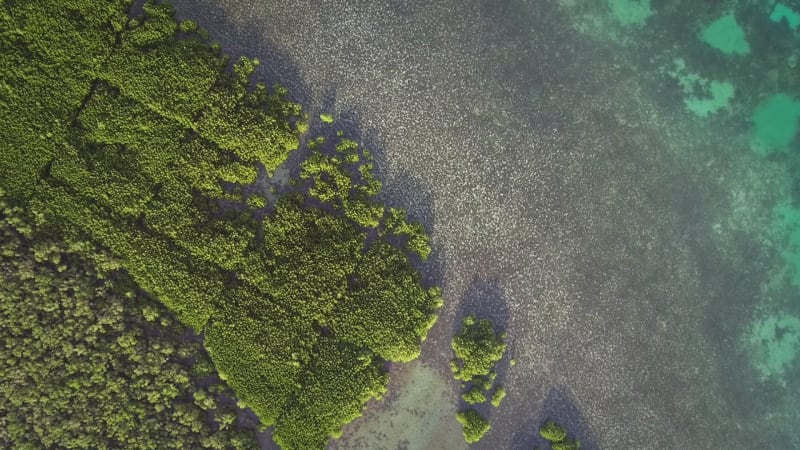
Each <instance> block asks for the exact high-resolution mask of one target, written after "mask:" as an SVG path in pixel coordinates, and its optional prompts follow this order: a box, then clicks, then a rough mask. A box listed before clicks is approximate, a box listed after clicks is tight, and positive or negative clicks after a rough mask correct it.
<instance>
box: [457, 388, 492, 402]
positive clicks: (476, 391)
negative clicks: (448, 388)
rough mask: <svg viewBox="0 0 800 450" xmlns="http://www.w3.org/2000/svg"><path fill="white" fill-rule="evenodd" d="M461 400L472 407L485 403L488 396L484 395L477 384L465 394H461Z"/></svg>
mask: <svg viewBox="0 0 800 450" xmlns="http://www.w3.org/2000/svg"><path fill="white" fill-rule="evenodd" d="M461 398H462V399H464V401H465V402H467V403H469V404H470V405H474V404H476V403H483V402H485V401H486V395H485V394H484V393H483V389H482V388H481V386H478V385H477V384H475V385H472V387H471V388H469V389H467V390H466V391H465V392H464V393H463V394H461Z"/></svg>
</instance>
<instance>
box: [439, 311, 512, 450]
mask: <svg viewBox="0 0 800 450" xmlns="http://www.w3.org/2000/svg"><path fill="white" fill-rule="evenodd" d="M505 337H506V336H505V333H504V332H498V331H495V329H494V326H493V325H492V322H491V321H489V320H488V319H477V318H476V317H475V315H473V314H470V315H469V316H467V317H465V318H464V320H463V321H462V322H461V329H460V330H459V332H458V334H457V335H455V336H454V337H453V342H452V347H453V351H454V352H455V355H456V358H455V359H454V360H453V361H452V363H451V368H452V370H453V377H454V378H455V379H456V380H461V382H462V384H461V388H462V391H463V393H462V394H461V399H462V400H464V402H466V403H468V404H470V405H475V404H481V403H486V401H487V395H486V394H487V393H489V392H490V391H491V395H490V397H489V399H490V400H489V401H490V402H491V404H492V406H494V407H495V408H496V407H499V406H500V403H501V402H502V401H503V399H504V398H505V396H506V390H505V388H504V387H503V386H500V385H497V386H495V382H494V381H495V379H496V377H497V374H496V372H495V371H494V367H495V365H496V364H497V362H498V361H500V360H501V359H502V358H503V354H504V353H505V351H506V343H505ZM456 418H457V419H458V421H459V423H461V425H462V426H463V432H464V440H466V441H467V442H477V441H478V440H480V439H481V438H482V437H483V435H484V434H486V432H487V431H489V429H490V428H491V425H490V424H489V421H488V420H486V419H485V418H484V417H483V416H482V415H481V413H480V412H478V411H477V410H476V409H474V408H468V409H464V410H462V411H459V412H458V415H457V416H456Z"/></svg>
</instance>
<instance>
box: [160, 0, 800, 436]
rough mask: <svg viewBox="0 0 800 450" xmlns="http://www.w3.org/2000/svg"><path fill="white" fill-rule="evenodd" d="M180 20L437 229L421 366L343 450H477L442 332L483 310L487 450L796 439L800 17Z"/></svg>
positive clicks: (614, 0) (199, 13) (239, 0)
mask: <svg viewBox="0 0 800 450" xmlns="http://www.w3.org/2000/svg"><path fill="white" fill-rule="evenodd" d="M174 3H175V4H176V6H177V10H178V14H179V16H181V17H191V18H195V19H197V20H198V22H199V23H200V24H201V25H202V26H204V27H206V28H208V29H209V30H210V32H211V36H212V39H215V40H218V41H220V42H221V43H222V45H223V49H224V51H226V52H227V53H229V54H234V55H236V54H245V55H249V56H255V57H258V58H259V59H260V60H261V61H262V69H261V70H262V74H263V75H264V76H266V77H267V78H268V79H269V80H270V81H279V82H281V83H282V84H284V85H286V86H287V87H289V88H290V90H291V92H292V93H293V95H294V96H295V97H296V98H297V99H298V100H299V101H301V102H302V103H303V104H304V105H305V106H306V108H307V109H308V110H309V112H310V113H311V115H312V117H315V116H316V115H318V114H319V113H320V112H332V113H334V115H336V116H337V118H338V120H339V123H340V124H342V126H343V127H345V128H346V129H347V131H348V133H350V134H351V135H356V136H357V137H358V138H359V139H360V140H361V141H362V142H363V143H364V145H366V146H367V147H368V148H370V149H373V150H374V152H375V153H376V155H377V160H378V163H379V170H380V176H381V178H382V179H383V180H385V187H386V189H387V193H386V197H387V200H388V201H390V202H391V203H393V204H397V205H400V206H404V207H407V208H409V210H410V212H411V215H412V216H413V217H415V218H417V219H419V220H422V221H423V222H424V223H425V224H426V226H427V227H428V229H429V231H431V232H432V234H433V244H434V251H435V253H434V257H433V261H432V262H431V263H430V264H428V265H427V267H426V271H427V272H426V275H427V276H428V278H429V279H430V280H431V281H432V282H435V283H438V284H441V285H442V287H443V289H444V297H445V300H446V305H445V307H444V308H443V310H442V314H441V316H440V319H439V321H438V322H437V324H436V326H435V327H434V329H433V330H432V331H431V335H430V337H429V340H428V341H427V342H426V343H425V345H424V347H423V355H422V358H421V360H420V361H419V362H417V363H414V364H412V365H410V366H406V367H404V368H393V375H394V378H393V380H392V382H391V385H390V389H391V392H390V394H389V398H387V399H386V400H385V401H384V402H383V403H380V402H376V403H374V404H371V405H370V406H369V409H368V412H367V413H366V415H365V416H364V417H363V418H361V419H359V420H357V421H356V422H354V423H353V424H351V425H349V426H348V427H347V428H346V429H345V431H346V433H345V436H344V437H343V438H342V439H340V440H338V441H336V442H335V444H332V447H335V448H339V449H347V448H376V449H377V448H409V449H412V448H419V449H424V448H437V449H438V448H446V449H449V448H463V447H464V446H465V444H464V443H463V441H462V440H461V436H460V429H459V425H458V424H457V423H456V421H455V418H454V412H455V410H456V408H457V407H458V397H457V395H458V386H457V385H456V383H455V382H454V380H452V379H451V378H449V376H448V373H447V370H448V362H449V359H450V358H451V355H450V348H449V340H450V338H451V337H452V334H453V331H454V328H455V326H456V324H457V323H458V321H459V320H460V318H461V317H463V315H465V314H468V313H470V312H477V313H479V315H483V316H487V317H491V318H492V319H493V320H494V321H495V323H498V324H500V325H501V326H502V327H504V328H505V329H507V331H508V335H509V342H510V347H509V358H507V359H510V358H514V359H515V360H516V362H517V364H516V365H515V366H514V367H511V366H510V364H508V360H505V361H504V362H503V363H502V364H501V367H500V377H501V378H502V383H503V384H504V385H505V386H506V387H507V390H508V394H509V395H508V397H507V398H506V400H505V402H504V403H503V404H502V405H501V407H500V408H498V409H494V410H491V411H490V416H491V417H490V419H491V422H492V430H491V431H490V432H489V433H488V434H487V435H486V437H485V438H484V439H483V440H482V441H480V442H479V443H477V444H474V447H475V448H487V449H488V448H491V449H507V448H508V449H530V448H533V446H534V445H535V444H537V442H538V441H537V437H536V427H537V426H538V425H539V424H541V422H542V421H543V420H544V419H545V418H553V419H556V420H558V421H559V422H561V423H563V424H565V425H567V427H568V428H570V429H571V430H573V431H575V433H576V435H577V437H578V438H580V439H581V441H582V442H583V444H584V445H583V447H582V448H590V449H591V448H596V449H690V448H691V449H727V448H737V449H792V448H800V427H798V425H800V417H798V415H799V414H800V408H798V406H797V405H798V400H800V376H798V370H799V369H800V368H799V367H798V364H797V351H798V347H799V346H800V319H799V318H800V304H799V303H800V302H798V300H797V296H798V289H799V288H800V201H799V200H800V199H798V197H797V196H798V194H800V190H798V189H797V186H799V184H798V183H797V178H798V175H797V173H798V170H800V158H798V138H797V130H796V125H797V120H798V117H800V100H798V96H800V73H798V68H797V66H798V59H800V37H799V36H798V33H800V31H798V30H797V29H796V27H797V25H796V24H795V22H794V16H792V15H791V11H793V10H794V11H800V5H797V4H796V3H794V4H793V3H792V2H788V1H787V2H785V5H783V6H784V7H785V10H784V9H781V8H779V7H776V6H773V5H772V4H771V3H770V2H769V1H758V0H750V1H745V0H741V1H739V2H734V1H729V2H697V1H688V0H687V1H672V2H656V1H653V2H650V1H648V0H598V1H593V2H590V1H581V0H557V1H556V0H553V1H545V0H529V1H524V0H495V1H489V0H484V1H475V0H440V1H435V2H428V1H422V0H416V1H413V0H412V1H404V2H395V1H380V2H378V1H344V0H334V1H325V2H320V1H317V0H300V1H294V2H279V1H275V0H220V1H211V0H192V1H190V0H175V1H174ZM786 11H789V12H786ZM799 17H800V16H799ZM798 20H800V19H798ZM715 24H716V25H715ZM793 28H794V29H793ZM745 44H746V45H745ZM313 131H314V129H313V127H312V135H313Z"/></svg>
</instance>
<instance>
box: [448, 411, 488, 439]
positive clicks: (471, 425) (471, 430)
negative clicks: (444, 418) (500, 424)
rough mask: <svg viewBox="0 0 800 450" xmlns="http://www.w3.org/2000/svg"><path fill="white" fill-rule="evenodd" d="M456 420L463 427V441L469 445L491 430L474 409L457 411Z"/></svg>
mask: <svg viewBox="0 0 800 450" xmlns="http://www.w3.org/2000/svg"><path fill="white" fill-rule="evenodd" d="M456 419H457V420H458V423H460V424H461V426H462V427H463V430H462V431H463V433H464V440H465V441H467V443H470V444H472V443H474V442H478V441H479V440H481V438H482V437H483V435H484V434H486V432H488V431H489V429H491V428H492V426H491V424H489V421H488V420H486V419H485V418H484V417H483V416H482V415H481V414H480V413H479V412H478V411H476V410H474V409H467V410H463V411H459V412H458V414H456Z"/></svg>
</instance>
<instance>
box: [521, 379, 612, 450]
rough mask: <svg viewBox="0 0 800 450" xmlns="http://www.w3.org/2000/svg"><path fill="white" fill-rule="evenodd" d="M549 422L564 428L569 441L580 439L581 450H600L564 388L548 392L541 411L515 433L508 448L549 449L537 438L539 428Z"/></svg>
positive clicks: (526, 449) (573, 400)
mask: <svg viewBox="0 0 800 450" xmlns="http://www.w3.org/2000/svg"><path fill="white" fill-rule="evenodd" d="M548 420H553V421H555V422H556V423H558V424H559V425H561V426H563V427H564V428H566V429H567V431H568V432H569V434H568V436H569V437H570V438H576V439H578V440H580V441H581V450H600V447H598V445H597V439H596V438H595V436H594V434H593V433H592V430H591V427H590V426H589V421H588V420H587V419H586V417H585V416H584V415H583V414H582V413H581V411H580V409H578V406H577V403H576V402H575V399H573V398H572V394H571V393H570V392H569V390H568V389H567V388H564V387H553V388H551V389H550V392H548V393H547V398H545V401H544V403H543V406H542V409H541V410H540V411H537V412H536V413H535V414H534V415H532V416H531V417H530V418H529V419H528V420H527V421H526V422H525V427H524V428H523V429H524V430H525V431H519V432H517V433H515V434H514V436H513V438H512V441H511V448H512V449H513V450H531V449H533V448H542V449H547V448H550V447H549V446H548V445H547V441H545V440H544V439H542V437H541V436H539V427H540V426H541V425H542V424H544V422H546V421H548Z"/></svg>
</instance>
